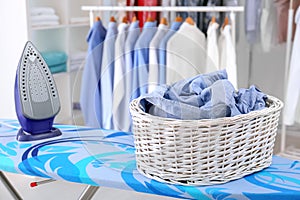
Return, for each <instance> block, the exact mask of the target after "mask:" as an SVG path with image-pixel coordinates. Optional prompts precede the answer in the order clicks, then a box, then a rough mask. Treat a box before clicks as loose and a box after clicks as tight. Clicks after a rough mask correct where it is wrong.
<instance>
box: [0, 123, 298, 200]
mask: <svg viewBox="0 0 300 200" xmlns="http://www.w3.org/2000/svg"><path fill="white" fill-rule="evenodd" d="M55 126H56V127H57V128H59V129H61V131H62V132H63V135H62V136H60V137H57V138H52V139H47V140H41V141H34V142H23V143H20V142H18V141H16V139H15V137H16V133H17V130H18V129H19V124H18V121H16V120H4V119H2V120H0V141H1V143H0V170H1V171H6V172H13V173H19V174H28V175H32V176H40V177H45V178H53V179H57V180H65V181H70V182H77V183H83V184H89V185H95V186H106V187H112V188H119V189H125V190H133V191H137V192H144V193H150V194H156V195H164V196H171V197H177V198H181V199H204V200H205V199H227V200H228V199H230V200H232V199H264V200H265V199H300V163H299V162H298V161H292V160H288V159H284V158H281V157H278V156H274V157H273V163H272V165H271V166H270V167H269V168H267V169H265V170H262V171H260V172H257V173H254V174H252V175H249V176H246V177H244V178H242V179H239V180H236V181H231V182H228V183H225V184H220V185H213V186H201V187H195V186H180V185H172V184H166V183H161V182H158V181H155V180H151V179H149V178H147V177H145V176H143V175H141V174H139V172H138V171H137V170H136V166H135V164H136V163H135V156H134V144H133V136H132V134H131V133H125V132H117V131H108V130H99V129H92V128H87V127H77V126H72V125H55Z"/></svg>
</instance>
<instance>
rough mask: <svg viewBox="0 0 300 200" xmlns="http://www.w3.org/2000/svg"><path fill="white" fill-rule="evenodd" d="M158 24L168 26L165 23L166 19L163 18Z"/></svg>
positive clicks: (166, 22)
mask: <svg viewBox="0 0 300 200" xmlns="http://www.w3.org/2000/svg"><path fill="white" fill-rule="evenodd" d="M160 24H163V25H166V26H167V25H168V21H167V19H166V18H165V17H163V18H161V19H160Z"/></svg>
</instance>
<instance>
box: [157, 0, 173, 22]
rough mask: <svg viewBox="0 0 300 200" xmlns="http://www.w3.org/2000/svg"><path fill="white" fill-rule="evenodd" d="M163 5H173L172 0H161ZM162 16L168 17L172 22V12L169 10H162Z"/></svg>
mask: <svg viewBox="0 0 300 200" xmlns="http://www.w3.org/2000/svg"><path fill="white" fill-rule="evenodd" d="M161 6H162V7H166V6H171V0H161ZM160 18H166V19H167V21H168V22H170V12H169V11H161V12H160Z"/></svg>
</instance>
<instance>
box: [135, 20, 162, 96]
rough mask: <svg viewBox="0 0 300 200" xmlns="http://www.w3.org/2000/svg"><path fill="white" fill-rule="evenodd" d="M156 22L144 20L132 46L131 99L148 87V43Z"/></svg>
mask: <svg viewBox="0 0 300 200" xmlns="http://www.w3.org/2000/svg"><path fill="white" fill-rule="evenodd" d="M156 30H157V27H156V22H146V23H145V24H144V27H143V31H142V33H141V35H140V37H139V38H138V40H137V41H136V44H135V47H134V60H133V77H132V91H133V92H132V99H134V98H137V97H139V96H140V95H143V94H146V93H147V89H148V84H147V83H148V72H149V44H150V42H151V40H152V38H153V36H154V34H155V33H156Z"/></svg>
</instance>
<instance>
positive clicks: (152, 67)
mask: <svg viewBox="0 0 300 200" xmlns="http://www.w3.org/2000/svg"><path fill="white" fill-rule="evenodd" d="M167 32H168V26H167V25H165V24H159V26H158V29H157V32H156V33H155V35H154V37H153V39H152V40H151V42H150V45H149V47H150V48H149V80H148V84H149V87H148V92H149V93H150V92H152V91H153V90H155V88H156V86H157V85H158V84H159V68H160V66H159V55H158V54H159V45H160V42H161V39H162V38H163V37H164V36H165V35H166V33H167Z"/></svg>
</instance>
